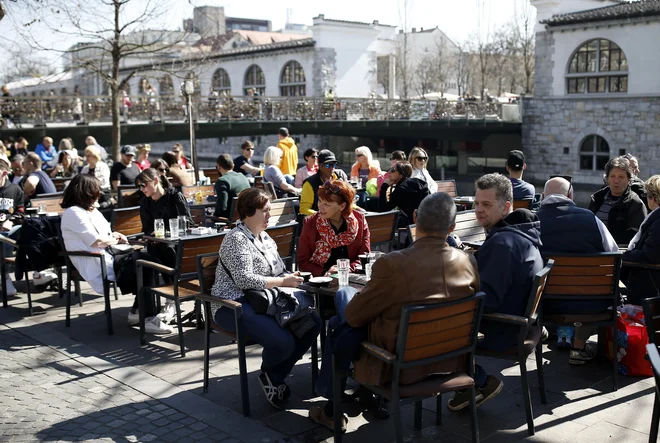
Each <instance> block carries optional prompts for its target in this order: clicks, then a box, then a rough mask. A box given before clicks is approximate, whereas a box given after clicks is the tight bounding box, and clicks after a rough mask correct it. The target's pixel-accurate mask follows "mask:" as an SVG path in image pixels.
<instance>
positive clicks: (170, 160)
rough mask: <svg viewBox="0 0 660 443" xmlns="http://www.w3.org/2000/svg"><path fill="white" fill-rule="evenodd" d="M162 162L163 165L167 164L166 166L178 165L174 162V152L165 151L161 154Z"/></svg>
mask: <svg viewBox="0 0 660 443" xmlns="http://www.w3.org/2000/svg"><path fill="white" fill-rule="evenodd" d="M161 158H162V159H163V160H165V163H167V166H172V165H176V164H178V162H177V160H176V155H174V152H172V151H167V152H163V155H162V156H161Z"/></svg>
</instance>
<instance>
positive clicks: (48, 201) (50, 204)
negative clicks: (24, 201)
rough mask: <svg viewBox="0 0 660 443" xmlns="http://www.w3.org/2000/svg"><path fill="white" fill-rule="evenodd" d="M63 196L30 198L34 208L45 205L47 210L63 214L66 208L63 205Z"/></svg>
mask: <svg viewBox="0 0 660 443" xmlns="http://www.w3.org/2000/svg"><path fill="white" fill-rule="evenodd" d="M61 203H62V196H58V197H45V198H33V199H31V200H30V204H31V205H32V207H33V208H38V207H39V206H43V207H44V208H46V212H57V214H58V215H62V213H63V212H64V208H63V207H62V206H61Z"/></svg>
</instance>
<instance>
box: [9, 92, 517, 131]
mask: <svg viewBox="0 0 660 443" xmlns="http://www.w3.org/2000/svg"><path fill="white" fill-rule="evenodd" d="M507 107H509V108H513V109H510V110H509V111H513V112H504V111H507V109H506V108H507ZM0 112H1V113H2V122H0V126H2V125H4V126H5V127H12V126H17V127H20V126H22V125H35V126H36V125H52V124H89V123H110V122H111V115H112V112H111V102H110V98H109V97H107V96H97V97H75V96H53V97H10V98H7V97H2V98H0ZM120 113H121V119H122V122H123V123H129V124H130V123H142V124H144V123H148V122H173V123H176V122H184V121H188V118H189V116H188V112H187V108H186V105H185V101H184V99H183V97H181V96H160V97H146V96H139V97H124V98H120ZM507 114H509V115H510V116H513V117H507ZM519 115H520V113H519V112H518V105H508V104H501V103H494V102H477V101H462V102H458V101H447V100H412V99H411V100H395V99H379V98H334V99H324V98H315V97H216V96H204V97H202V96H199V95H197V96H195V97H194V99H193V119H194V121H197V122H200V123H202V122H222V121H225V122H227V121H229V122H250V121H254V122H270V121H332V120H335V121H365V120H366V121H383V120H388V121H393V120H413V121H415V120H427V121H428V120H467V121H470V120H493V121H502V120H503V121H514V122H519V121H520V118H519Z"/></svg>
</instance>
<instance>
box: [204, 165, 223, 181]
mask: <svg viewBox="0 0 660 443" xmlns="http://www.w3.org/2000/svg"><path fill="white" fill-rule="evenodd" d="M202 172H204V176H205V177H208V178H210V179H211V183H215V182H216V180H218V179H219V178H220V173H219V172H218V170H217V169H215V168H213V169H202Z"/></svg>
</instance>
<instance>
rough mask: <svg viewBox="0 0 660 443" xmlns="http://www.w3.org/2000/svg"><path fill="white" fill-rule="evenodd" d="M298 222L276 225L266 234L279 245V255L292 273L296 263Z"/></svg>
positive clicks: (267, 230) (268, 229)
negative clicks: (295, 249) (295, 248)
mask: <svg viewBox="0 0 660 443" xmlns="http://www.w3.org/2000/svg"><path fill="white" fill-rule="evenodd" d="M297 230H298V222H296V221H295V218H294V220H293V221H291V222H289V223H288V224H286V225H274V226H270V227H269V228H267V229H266V233H267V234H268V235H270V237H271V238H272V239H273V240H274V241H275V243H276V244H277V253H278V254H280V257H281V258H282V261H283V262H284V264H285V265H286V268H287V269H288V270H289V271H291V270H292V269H293V263H294V256H293V254H294V246H295V244H296V231H297Z"/></svg>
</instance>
